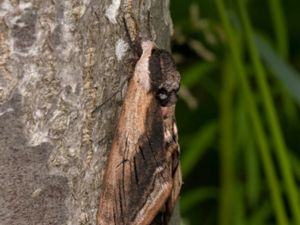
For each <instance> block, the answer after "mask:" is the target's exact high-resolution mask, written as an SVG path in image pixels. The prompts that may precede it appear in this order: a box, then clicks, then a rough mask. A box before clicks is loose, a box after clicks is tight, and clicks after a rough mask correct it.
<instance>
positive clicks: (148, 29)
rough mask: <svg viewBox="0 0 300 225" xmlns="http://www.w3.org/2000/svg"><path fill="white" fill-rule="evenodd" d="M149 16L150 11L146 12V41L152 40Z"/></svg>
mask: <svg viewBox="0 0 300 225" xmlns="http://www.w3.org/2000/svg"><path fill="white" fill-rule="evenodd" d="M150 22H151V15H150V11H148V12H147V29H146V30H147V39H149V40H153V37H152V32H151V23H150Z"/></svg>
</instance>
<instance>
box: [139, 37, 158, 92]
mask: <svg viewBox="0 0 300 225" xmlns="http://www.w3.org/2000/svg"><path fill="white" fill-rule="evenodd" d="M141 45H142V50H143V53H142V56H141V57H140V59H139V60H138V62H137V64H136V66H135V71H134V79H135V80H136V81H137V82H138V84H140V85H141V86H142V87H143V88H144V89H145V90H146V91H150V90H151V79H150V71H149V59H150V56H151V52H152V49H153V48H154V47H155V44H154V42H152V41H144V42H142V44H141Z"/></svg>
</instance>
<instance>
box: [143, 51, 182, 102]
mask: <svg viewBox="0 0 300 225" xmlns="http://www.w3.org/2000/svg"><path fill="white" fill-rule="evenodd" d="M149 71H150V79H151V87H152V90H153V92H154V94H155V97H156V99H157V100H158V102H159V104H160V105H161V106H163V107H165V106H170V105H173V104H175V103H176V100H177V93H178V91H179V87H180V74H179V72H178V71H177V69H176V65H175V62H174V60H173V58H172V56H171V54H170V53H169V52H167V51H166V50H162V49H157V48H153V49H152V53H151V56H150V59H149Z"/></svg>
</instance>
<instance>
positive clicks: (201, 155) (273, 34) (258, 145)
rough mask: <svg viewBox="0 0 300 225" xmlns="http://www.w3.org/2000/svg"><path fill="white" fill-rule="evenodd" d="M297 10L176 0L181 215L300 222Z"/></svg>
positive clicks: (233, 221) (200, 220)
mask: <svg viewBox="0 0 300 225" xmlns="http://www.w3.org/2000/svg"><path fill="white" fill-rule="evenodd" d="M299 12H300V2H299V1H295V0H285V1H279V0H268V1H259V0H249V1H245V0H231V1H222V0H211V1H204V0H202V1H201V0H198V1H192V0H184V1H183V0H172V1H171V13H172V18H173V22H174V35H173V40H172V51H173V54H174V57H175V59H176V61H177V65H178V69H179V71H180V72H181V74H182V88H181V91H180V94H179V96H180V98H179V101H178V104H177V124H178V126H179V137H180V144H181V152H182V155H181V159H182V170H183V176H184V185H183V187H182V195H181V213H182V224H183V225H200V224H201V225H210V224H211V225H213V224H219V225H271V224H280V225H285V224H286V225H290V224H300V201H299V195H300V194H299V190H300V189H299V182H300V152H299V149H300V140H299V139H300V127H299V106H300V77H299V69H300V63H299V61H300V25H299V22H300V14H299ZM226 24H227V25H226Z"/></svg>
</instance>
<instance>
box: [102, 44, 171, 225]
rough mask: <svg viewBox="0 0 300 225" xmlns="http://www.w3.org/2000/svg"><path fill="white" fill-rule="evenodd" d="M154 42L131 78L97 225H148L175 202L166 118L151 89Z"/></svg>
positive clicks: (144, 49) (144, 53) (143, 47)
mask: <svg viewBox="0 0 300 225" xmlns="http://www.w3.org/2000/svg"><path fill="white" fill-rule="evenodd" d="M154 47H155V45H154V43H153V42H150V41H147V42H143V43H142V49H143V54H142V56H141V57H140V59H139V60H138V62H137V64H136V66H135V71H134V74H133V77H132V78H131V80H130V82H129V85H128V90H127V94H126V96H125V99H124V104H123V107H122V111H121V114H120V119H119V123H118V126H117V130H116V134H115V137H114V140H113V144H112V148H111V151H110V155H109V158H108V162H107V167H106V172H105V176H104V179H103V182H102V183H103V185H102V191H101V193H100V203H99V209H98V225H149V224H150V223H151V221H152V220H153V219H154V217H155V216H156V215H157V213H158V212H159V210H160V209H161V208H163V206H164V205H165V204H166V202H167V199H168V198H170V196H171V192H172V187H173V185H174V181H173V178H172V173H170V171H169V169H170V165H169V162H167V161H166V151H165V149H164V148H165V144H164V132H165V131H164V118H163V115H162V113H161V107H160V105H159V103H158V101H157V100H156V96H155V94H154V93H153V91H152V86H151V79H150V71H149V58H150V56H151V54H152V49H153V48H154Z"/></svg>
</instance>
